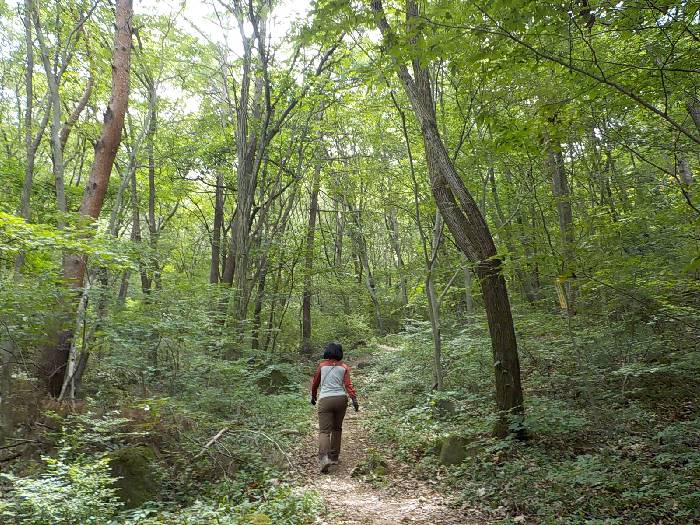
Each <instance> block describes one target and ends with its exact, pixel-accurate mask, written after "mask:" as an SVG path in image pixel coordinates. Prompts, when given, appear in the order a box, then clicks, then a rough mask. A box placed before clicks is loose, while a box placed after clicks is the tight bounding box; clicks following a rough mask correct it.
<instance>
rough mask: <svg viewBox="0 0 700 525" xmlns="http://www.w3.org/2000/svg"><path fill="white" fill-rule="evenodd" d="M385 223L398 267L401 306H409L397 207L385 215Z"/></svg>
mask: <svg viewBox="0 0 700 525" xmlns="http://www.w3.org/2000/svg"><path fill="white" fill-rule="evenodd" d="M384 222H385V224H386V228H387V231H388V232H389V242H390V243H391V247H392V249H393V250H394V255H395V256H396V259H395V261H394V264H395V265H396V270H397V271H398V272H399V287H400V292H401V304H402V305H404V306H406V305H407V304H408V289H407V283H406V272H405V268H404V262H403V255H402V253H401V236H400V233H399V221H398V220H397V218H396V207H393V206H392V207H391V209H390V210H389V211H388V212H387V213H386V214H385V215H384Z"/></svg>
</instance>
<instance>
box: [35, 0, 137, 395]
mask: <svg viewBox="0 0 700 525" xmlns="http://www.w3.org/2000/svg"><path fill="white" fill-rule="evenodd" d="M132 16H133V6H132V0H117V2H116V29H115V33H114V51H113V54H112V95H111V98H110V100H109V104H108V105H107V109H106V110H105V115H104V123H103V126H102V134H101V135H100V138H99V140H98V141H97V143H96V144H95V158H94V161H93V164H92V169H91V170H90V176H89V179H88V182H87V185H86V187H85V190H84V192H83V198H82V202H81V204H80V214H81V215H82V216H83V217H86V218H90V219H97V218H98V217H99V215H100V211H101V210H102V204H103V202H104V198H105V194H106V192H107V185H108V183H109V176H110V174H111V172H112V166H113V164H114V158H115V157H116V154H117V149H118V148H119V143H120V140H121V130H122V127H123V126H124V115H125V113H126V108H127V106H128V103H129V66H130V62H131V27H132V26H131V22H132ZM85 262H86V261H85V259H84V258H83V257H81V256H79V255H67V256H66V257H65V258H64V261H63V274H64V276H65V278H66V280H67V282H68V283H69V285H70V286H71V287H72V288H74V289H81V288H82V287H83V280H84V277H85ZM72 306H75V304H73V305H72ZM73 310H75V308H73ZM72 339H73V329H72V327H69V328H64V329H63V330H60V331H59V333H58V334H57V336H56V345H55V347H53V348H48V349H47V350H48V351H47V352H45V353H44V354H43V356H42V362H41V363H40V365H39V368H40V372H41V374H42V376H43V377H44V379H45V381H46V383H47V385H46V386H47V390H48V393H49V394H51V395H53V396H58V395H60V392H61V390H62V389H63V383H64V381H73V379H74V374H75V369H72V370H71V369H67V364H68V363H69V362H70V363H76V359H74V358H70V357H69V349H71V347H72V348H75V346H74V345H71V342H72ZM73 357H74V356H73ZM69 390H70V391H75V385H73V387H72V388H70V389H69Z"/></svg>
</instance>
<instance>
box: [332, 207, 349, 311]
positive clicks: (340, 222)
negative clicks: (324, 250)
mask: <svg viewBox="0 0 700 525" xmlns="http://www.w3.org/2000/svg"><path fill="white" fill-rule="evenodd" d="M334 208H335V255H334V267H335V276H336V279H337V280H338V286H339V288H340V299H341V301H342V303H343V313H345V315H350V297H349V296H348V294H347V292H346V291H345V286H344V272H343V239H344V237H345V216H344V214H343V212H342V210H341V209H340V203H339V201H338V200H337V199H336V200H334Z"/></svg>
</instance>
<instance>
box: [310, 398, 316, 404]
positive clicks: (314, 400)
mask: <svg viewBox="0 0 700 525" xmlns="http://www.w3.org/2000/svg"><path fill="white" fill-rule="evenodd" d="M311 404H312V405H315V404H316V397H315V396H311Z"/></svg>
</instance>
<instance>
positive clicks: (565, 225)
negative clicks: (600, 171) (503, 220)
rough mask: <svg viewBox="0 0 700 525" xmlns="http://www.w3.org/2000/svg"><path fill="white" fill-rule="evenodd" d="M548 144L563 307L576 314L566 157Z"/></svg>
mask: <svg viewBox="0 0 700 525" xmlns="http://www.w3.org/2000/svg"><path fill="white" fill-rule="evenodd" d="M545 142H546V144H547V162H546V165H547V166H546V167H547V170H548V171H549V173H550V176H551V178H552V194H553V195H554V199H555V201H556V206H557V215H558V216H559V234H560V239H561V243H560V246H561V277H560V278H559V279H558V281H557V286H558V287H560V293H563V294H564V295H563V297H561V298H560V299H562V300H561V305H562V307H563V308H564V309H565V310H566V312H567V313H569V314H571V313H573V312H574V302H575V297H574V293H575V291H574V287H573V285H572V277H573V273H574V266H575V264H574V263H575V261H574V228H573V222H574V221H573V214H572V212H571V194H570V191H569V183H568V180H567V178H566V170H565V169H564V157H563V155H562V152H561V146H560V145H559V144H557V143H555V142H554V141H553V140H552V139H551V138H550V137H548V136H546V137H545Z"/></svg>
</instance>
